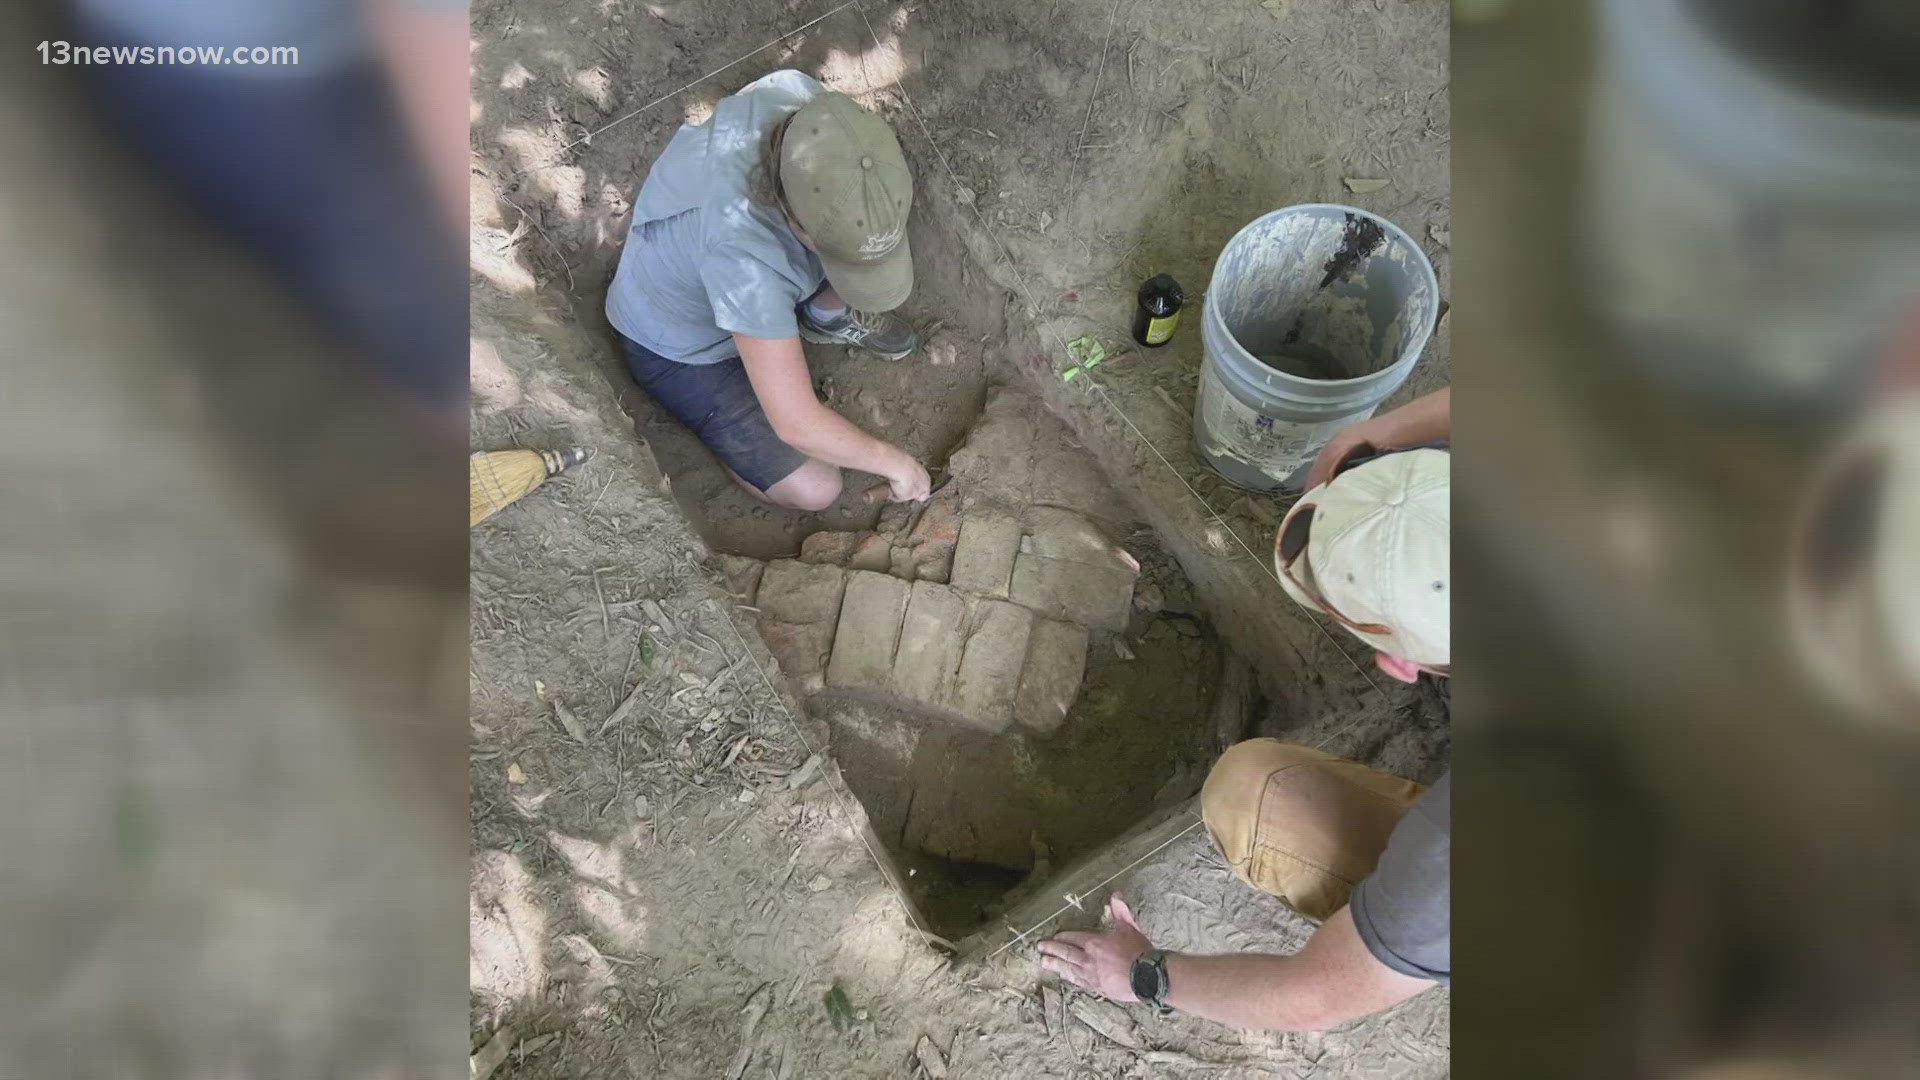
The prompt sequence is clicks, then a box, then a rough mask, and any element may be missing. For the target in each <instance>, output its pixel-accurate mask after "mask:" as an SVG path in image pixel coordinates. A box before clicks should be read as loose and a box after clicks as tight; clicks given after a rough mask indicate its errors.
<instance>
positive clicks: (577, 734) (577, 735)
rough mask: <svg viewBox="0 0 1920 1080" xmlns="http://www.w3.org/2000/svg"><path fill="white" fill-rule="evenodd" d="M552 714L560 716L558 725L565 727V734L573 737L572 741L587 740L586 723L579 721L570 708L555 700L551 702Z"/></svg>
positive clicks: (580, 741)
mask: <svg viewBox="0 0 1920 1080" xmlns="http://www.w3.org/2000/svg"><path fill="white" fill-rule="evenodd" d="M553 715H555V716H557V717H559V718H560V726H561V727H563V728H566V729H567V734H568V735H570V736H572V737H573V741H574V742H577V743H584V742H586V741H587V725H585V724H583V723H581V722H580V718H579V717H578V716H576V715H574V712H573V710H572V709H569V708H567V707H566V705H565V704H563V703H561V702H559V701H557V700H556V701H555V702H554V703H553Z"/></svg>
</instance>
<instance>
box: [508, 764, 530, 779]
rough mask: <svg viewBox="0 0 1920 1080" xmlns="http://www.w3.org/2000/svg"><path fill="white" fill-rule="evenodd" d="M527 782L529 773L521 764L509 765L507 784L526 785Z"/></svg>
mask: <svg viewBox="0 0 1920 1080" xmlns="http://www.w3.org/2000/svg"><path fill="white" fill-rule="evenodd" d="M526 782H527V772H526V770H525V769H522V768H521V767H520V763H519V762H517V761H515V762H511V763H509V764H508V765H507V783H509V784H524V783H526Z"/></svg>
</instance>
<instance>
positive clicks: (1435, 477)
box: [1273, 447, 1453, 672]
mask: <svg viewBox="0 0 1920 1080" xmlns="http://www.w3.org/2000/svg"><path fill="white" fill-rule="evenodd" d="M1451 499H1452V459H1451V456H1450V455H1449V454H1448V453H1447V451H1445V450H1440V449H1436V448H1433V447H1422V448H1420V449H1417V450H1403V451H1399V452H1397V453H1390V454H1385V455H1383V456H1381V457H1377V458H1374V459H1373V460H1371V461H1366V462H1363V463H1361V464H1359V465H1356V466H1354V467H1353V468H1351V469H1348V470H1347V471H1345V472H1342V473H1340V474H1339V475H1337V476H1335V477H1334V478H1333V479H1332V480H1329V481H1327V482H1326V483H1324V484H1321V485H1320V486H1319V487H1317V488H1314V489H1313V490H1311V491H1309V492H1307V493H1306V494H1305V495H1302V496H1301V497H1300V501H1299V502H1298V503H1295V504H1294V506H1293V509H1291V510H1289V511H1288V512H1287V516H1286V519H1285V520H1284V521H1282V522H1281V523H1280V531H1279V533H1278V534H1277V535H1276V536H1275V537H1274V545H1273V564H1274V571H1275V572H1276V573H1277V574H1279V576H1280V584H1281V586H1282V587H1283V588H1285V589H1286V590H1287V595H1289V596H1291V597H1293V598H1294V600H1296V601H1298V602H1299V603H1301V604H1303V605H1305V606H1306V607H1309V608H1312V609H1313V610H1315V611H1318V612H1320V613H1321V614H1323V615H1326V616H1328V617H1330V618H1332V619H1333V620H1334V621H1336V622H1338V623H1340V625H1342V626H1344V627H1346V628H1347V629H1348V630H1349V631H1351V632H1352V633H1353V635H1354V636H1355V637H1357V638H1359V639H1360V640H1361V641H1364V642H1366V643H1367V644H1369V645H1371V646H1373V647H1374V648H1376V649H1378V650H1380V651H1381V652H1383V653H1386V654H1388V655H1389V656H1397V657H1399V658H1401V659H1403V660H1409V661H1412V662H1413V663H1416V664H1419V665H1420V666H1422V667H1425V668H1428V669H1431V670H1437V671H1443V672H1444V671H1445V670H1446V669H1447V668H1448V667H1449V665H1450V663H1451V660H1452V642H1453V634H1452V627H1453V616H1452V599H1453V575H1452V557H1453V555H1452V553H1453V537H1452V525H1451V523H1452V506H1451Z"/></svg>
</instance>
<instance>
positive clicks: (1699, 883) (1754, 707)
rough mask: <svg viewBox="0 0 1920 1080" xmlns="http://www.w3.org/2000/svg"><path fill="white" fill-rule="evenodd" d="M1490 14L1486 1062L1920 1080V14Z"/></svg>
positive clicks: (1473, 1049) (1804, 8)
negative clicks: (1917, 393)
mask: <svg viewBox="0 0 1920 1080" xmlns="http://www.w3.org/2000/svg"><path fill="white" fill-rule="evenodd" d="M1473 7H1474V8H1475V9H1477V10H1479V11H1480V13H1481V14H1482V15H1483V16H1486V15H1488V12H1487V11H1486V9H1497V10H1493V11H1492V12H1491V14H1490V17H1482V18H1479V19H1476V20H1473V21H1469V22H1462V23H1460V24H1458V25H1457V27H1456V33H1455V39H1454V48H1455V53H1454V70H1455V73H1456V75H1455V79H1456V83H1455V85H1456V92H1455V114H1454V115H1455V121H1456V122H1455V131H1456V132H1457V134H1458V138H1457V140H1456V146H1455V158H1454V162H1455V190H1456V192H1457V193H1458V200H1459V219H1458V222H1457V229H1456V235H1457V236H1459V237H1460V238H1461V239H1460V242H1459V245H1458V263H1457V266H1458V268H1459V270H1458V273H1459V277H1458V279H1457V281H1458V286H1457V288H1458V296H1457V297H1456V304H1457V306H1456V309H1455V310H1456V316H1455V317H1456V319H1457V320H1458V323H1457V326H1456V328H1455V333H1456V344H1457V345H1458V347H1459V348H1460V350H1461V355H1463V356H1465V357H1468V358H1470V359H1469V360H1468V361H1465V362H1462V363H1461V365H1460V372H1459V374H1458V376H1457V381H1456V385H1457V386H1458V393H1457V395H1456V399H1457V401H1458V406H1457V410H1458V414H1457V426H1458V430H1459V431H1460V432H1461V435H1460V438H1459V440H1458V446H1457V448H1456V449H1457V454H1456V457H1457V459H1458V464H1459V475H1460V481H1461V482H1460V487H1459V496H1458V497H1459V499H1460V505H1461V509H1462V511H1463V512H1462V513H1460V514H1458V515H1456V521H1457V522H1458V523H1459V525H1458V527H1459V529H1460V530H1461V535H1460V537H1459V540H1460V543H1459V544H1458V545H1457V547H1456V552H1457V553H1458V558H1459V560H1460V563H1461V566H1460V568H1459V569H1460V571H1461V574H1460V576H1461V577H1462V579H1463V580H1465V581H1467V582H1468V585H1467V586H1466V587H1465V588H1463V590H1462V594H1461V595H1462V596H1463V598H1464V599H1463V600H1462V601H1461V604H1460V607H1459V609H1458V611H1457V613H1456V619H1457V622H1458V630H1457V632H1456V638H1457V640H1458V641H1459V643H1460V649H1461V651H1462V657H1463V658H1462V659H1461V661H1460V663H1459V668H1458V670H1459V678H1458V684H1459V685H1458V691H1459V696H1458V699H1457V706H1458V707H1457V710H1456V712H1455V717H1456V725H1457V728H1456V733H1457V737H1458V743H1457V745H1458V752H1457V759H1458V772H1459V776H1460V782H1459V788H1460V795H1459V798H1458V803H1457V809H1456V813H1457V814H1458V816H1459V822H1460V824H1459V835H1460V843H1459V844H1458V845H1457V848H1456V851H1457V856H1456V858H1457V866H1456V875H1455V877H1456V881H1457V882H1458V889H1459V893H1458V894H1457V896H1456V905H1455V910H1456V915H1457V926H1456V935H1455V936H1456V939H1457V941H1458V942H1459V948H1460V951H1461V953H1462V956H1463V959H1462V960H1461V963H1460V968H1461V970H1462V971H1463V972H1478V973H1479V977H1478V978H1476V977H1475V976H1473V975H1463V976H1462V977H1461V980H1460V982H1459V984H1458V985H1457V986H1456V988H1455V994H1456V1003H1457V1007H1458V1010H1459V1011H1458V1013H1457V1017H1456V1032H1457V1033H1458V1034H1459V1037H1458V1038H1457V1039H1456V1041H1455V1052H1456V1067H1457V1069H1458V1073H1459V1075H1462V1076H1475V1077H1478V1076H1541V1075H1548V1074H1551V1075H1554V1076H1562V1077H1585V1076H1592V1077H1622V1076H1646V1077H1682V1076H1716V1077H1722V1076H1724V1077H1736V1076H1737V1077H1753V1078H1758V1077H1856V1076H1858V1077H1882V1076H1888V1077H1891V1076H1911V1075H1914V1070H1915V1068H1916V1067H1917V1066H1916V1064H1915V1063H1916V1062H1917V1061H1920V1029H1916V1027H1915V1024H1914V1015H1915V1012H1914V1003H1915V1002H1916V1001H1917V1000H1920V969H1916V967H1915V965H1914V964H1913V962H1912V961H1913V958H1914V957H1915V956H1916V955H1920V920H1916V918H1915V914H1914V913H1915V911H1916V910H1920V907H1917V905H1920V845H1915V844H1914V842H1913V835H1914V832H1915V828H1916V826H1920V785H1916V784H1915V783H1914V777H1915V776H1916V775H1917V774H1920V662H1917V661H1920V652H1916V650H1915V647H1914V645H1915V642H1916V640H1920V638H1917V636H1916V633H1915V629H1916V614H1915V612H1916V611H1917V610H1920V588H1917V585H1920V578H1916V575H1915V570H1916V565H1915V563H1916V560H1917V559H1920V533H1917V532H1916V528H1917V526H1920V515H1916V514H1915V509H1914V508H1915V507H1916V505H1920V468H1917V467H1916V462H1920V450H1917V448H1916V443H1915V436H1916V434H1917V433H1916V432H1915V430H1914V427H1915V424H1914V422H1913V417H1914V413H1913V412H1912V411H1911V409H1912V405H1911V395H1912V394H1913V393H1914V385H1915V383H1914V380H1913V379H1912V377H1911V373H1912V372H1913V371H1914V370H1916V368H1920V346H1917V345H1916V342H1917V341H1920V336H1916V334H1915V333H1914V332H1913V327H1914V325H1915V323H1914V321H1913V320H1915V318H1916V314H1915V313H1916V312H1920V272H1916V267H1917V266H1920V262H1916V256H1920V94H1916V92H1915V89H1916V84H1915V81H1914V76H1913V70H1914V69H1913V68H1912V66H1911V64H1910V63H1907V64H1902V63H1896V62H1893V59H1892V58H1893V57H1896V56H1898V55H1905V56H1908V57H1909V58H1910V57H1911V56H1912V55H1914V51H1913V50H1914V48H1915V46H1916V44H1920V11H1916V9H1914V8H1913V7H1912V6H1911V5H1910V4H1873V3H1860V4H1844V5H1843V4H1823V3H1787V2H1780V3H1770V4H1765V5H1739V4H1718V3H1710V2H1707V0H1697V2H1696V0H1685V2H1683V0H1605V2H1600V3H1596V4H1592V5H1577V6H1576V5H1569V6H1566V7H1562V6H1561V5H1548V4H1540V5H1535V4H1517V3H1516V4H1507V5H1473ZM1589 9H1604V10H1589ZM1457 10H1458V11H1459V13H1460V14H1461V15H1463V16H1464V15H1466V14H1467V12H1466V11H1465V10H1464V8H1462V9H1457ZM1902 410H1905V411H1904V412H1902ZM1902 415H1903V416H1904V417H1905V419H1904V420H1899V419H1893V417H1896V416H1902ZM1902 444H1904V445H1902ZM1843 445H1844V446H1850V447H1851V448H1852V449H1850V450H1848V451H1847V453H1846V458H1847V460H1846V461H1845V462H1838V461H1837V459H1836V454H1838V453H1839V448H1840V447H1842V446H1843ZM1496 1033H1498V1034H1496ZM1549 1062H1553V1063H1557V1064H1556V1065H1554V1067H1553V1068H1551V1069H1550V1070H1547V1071H1543V1069H1542V1067H1543V1064H1544V1063H1549Z"/></svg>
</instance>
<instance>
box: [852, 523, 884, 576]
mask: <svg viewBox="0 0 1920 1080" xmlns="http://www.w3.org/2000/svg"><path fill="white" fill-rule="evenodd" d="M892 565H893V542H892V541H890V540H888V539H887V538H886V537H884V536H881V535H880V534H878V533H867V534H865V535H863V536H862V537H861V538H860V542H859V543H858V544H855V545H854V548H853V553H852V554H851V555H849V556H848V557H847V569H849V570H870V571H872V572H873V573H876V574H884V573H886V572H887V570H888V569H889V568H890V567H891V566H892Z"/></svg>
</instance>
